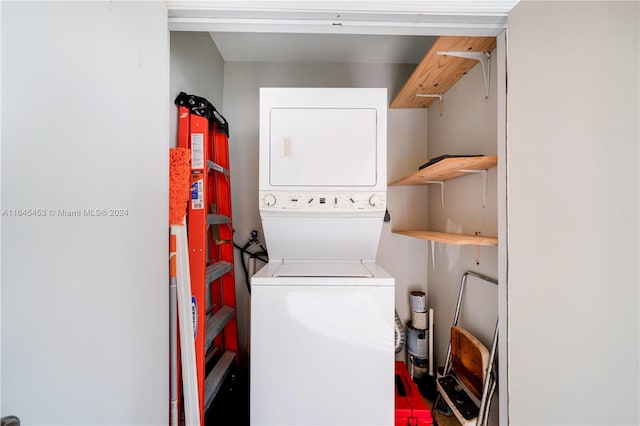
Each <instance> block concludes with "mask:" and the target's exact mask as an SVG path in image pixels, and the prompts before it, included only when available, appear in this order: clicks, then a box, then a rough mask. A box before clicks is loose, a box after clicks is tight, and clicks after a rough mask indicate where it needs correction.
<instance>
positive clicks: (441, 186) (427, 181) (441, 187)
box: [423, 180, 444, 208]
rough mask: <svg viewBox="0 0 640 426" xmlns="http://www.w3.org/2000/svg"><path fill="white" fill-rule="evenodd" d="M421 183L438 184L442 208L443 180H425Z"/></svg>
mask: <svg viewBox="0 0 640 426" xmlns="http://www.w3.org/2000/svg"><path fill="white" fill-rule="evenodd" d="M423 183H437V184H438V185H440V201H441V202H442V208H444V182H443V181H441V180H425V181H423Z"/></svg>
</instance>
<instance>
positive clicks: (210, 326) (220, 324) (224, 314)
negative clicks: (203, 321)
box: [205, 306, 234, 351]
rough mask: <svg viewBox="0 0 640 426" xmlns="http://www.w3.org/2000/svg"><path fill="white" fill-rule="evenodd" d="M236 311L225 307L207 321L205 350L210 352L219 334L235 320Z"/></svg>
mask: <svg viewBox="0 0 640 426" xmlns="http://www.w3.org/2000/svg"><path fill="white" fill-rule="evenodd" d="M233 314H234V310H233V308H232V307H231V306H223V307H222V308H220V310H219V311H218V312H216V313H215V314H214V315H213V316H212V317H211V318H209V319H208V320H207V335H206V337H205V348H206V350H207V351H208V350H209V348H210V347H211V344H212V343H213V339H215V338H216V336H217V335H218V333H220V332H221V331H222V329H223V328H224V326H225V325H227V323H228V322H229V320H230V319H231V318H233Z"/></svg>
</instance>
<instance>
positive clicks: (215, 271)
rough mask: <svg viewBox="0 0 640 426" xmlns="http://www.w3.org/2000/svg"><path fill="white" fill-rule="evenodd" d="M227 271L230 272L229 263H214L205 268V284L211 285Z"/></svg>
mask: <svg viewBox="0 0 640 426" xmlns="http://www.w3.org/2000/svg"><path fill="white" fill-rule="evenodd" d="M229 271H231V263H229V262H216V263H214V264H213V265H209V266H207V284H210V283H212V282H213V281H215V280H217V279H218V278H220V277H221V276H223V275H224V274H226V273H227V272H229Z"/></svg>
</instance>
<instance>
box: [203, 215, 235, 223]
mask: <svg viewBox="0 0 640 426" xmlns="http://www.w3.org/2000/svg"><path fill="white" fill-rule="evenodd" d="M230 221H231V220H230V219H229V216H224V215H221V214H208V215H207V225H220V224H223V223H229V222H230Z"/></svg>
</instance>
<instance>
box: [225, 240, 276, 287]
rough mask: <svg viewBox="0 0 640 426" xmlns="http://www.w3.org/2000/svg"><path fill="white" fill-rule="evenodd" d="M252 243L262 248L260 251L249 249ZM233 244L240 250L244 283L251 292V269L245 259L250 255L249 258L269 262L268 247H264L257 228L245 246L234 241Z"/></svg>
mask: <svg viewBox="0 0 640 426" xmlns="http://www.w3.org/2000/svg"><path fill="white" fill-rule="evenodd" d="M252 245H257V246H258V247H259V248H260V250H258V251H253V252H252V251H249V247H251V246H252ZM233 246H234V247H235V248H237V249H238V250H240V263H241V264H242V270H243V271H244V283H245V284H246V286H247V291H248V292H249V294H251V284H249V270H248V269H247V264H246V260H245V255H248V256H249V259H258V260H260V261H261V262H264V263H269V254H268V253H267V249H265V248H264V246H263V245H262V243H261V242H260V240H258V231H256V230H255V229H254V230H253V231H251V237H249V241H247V242H246V244H245V245H244V246H240V245H238V244H236V242H235V241H234V242H233Z"/></svg>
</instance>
